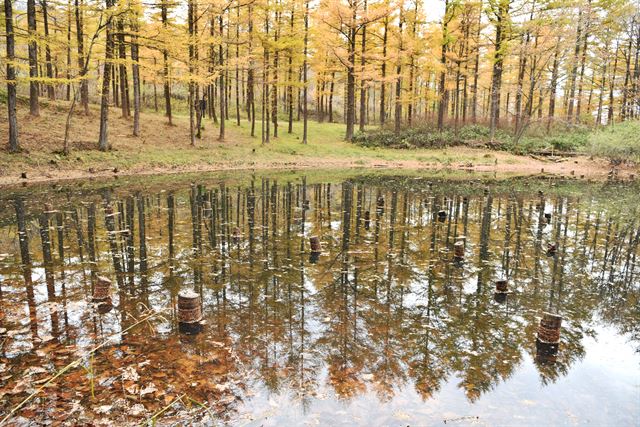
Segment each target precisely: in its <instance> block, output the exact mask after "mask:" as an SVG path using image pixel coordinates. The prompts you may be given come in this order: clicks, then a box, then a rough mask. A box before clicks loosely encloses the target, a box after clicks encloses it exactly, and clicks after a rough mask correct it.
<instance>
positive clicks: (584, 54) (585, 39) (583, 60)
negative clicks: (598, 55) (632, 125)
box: [576, 0, 591, 123]
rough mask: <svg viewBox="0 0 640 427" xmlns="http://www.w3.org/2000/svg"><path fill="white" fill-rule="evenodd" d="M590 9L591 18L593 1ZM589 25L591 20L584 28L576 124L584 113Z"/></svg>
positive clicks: (588, 11)
mask: <svg viewBox="0 0 640 427" xmlns="http://www.w3.org/2000/svg"><path fill="white" fill-rule="evenodd" d="M588 7H589V9H588V10H587V13H588V15H587V16H590V9H591V0H589V6H588ZM589 25H590V21H589V19H587V22H586V23H585V27H584V37H583V45H582V58H581V59H580V81H579V84H578V100H577V105H576V123H579V122H580V115H581V113H582V111H581V110H582V91H583V89H584V85H583V82H584V70H585V65H586V61H587V47H588V45H587V43H588V41H589Z"/></svg>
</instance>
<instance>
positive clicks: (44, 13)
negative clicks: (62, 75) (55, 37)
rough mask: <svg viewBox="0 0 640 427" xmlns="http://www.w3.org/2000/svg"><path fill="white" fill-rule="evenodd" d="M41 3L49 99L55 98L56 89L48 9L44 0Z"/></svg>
mask: <svg viewBox="0 0 640 427" xmlns="http://www.w3.org/2000/svg"><path fill="white" fill-rule="evenodd" d="M40 4H41V5H42V20H43V21H44V37H45V39H46V40H47V43H45V45H44V60H45V69H46V70H47V79H49V83H47V96H48V98H49V99H50V100H52V101H53V100H55V99H56V91H55V88H54V87H53V83H51V81H52V80H53V64H52V62H51V47H50V46H49V43H48V41H49V40H50V37H49V10H48V7H47V2H46V0H41V3H40Z"/></svg>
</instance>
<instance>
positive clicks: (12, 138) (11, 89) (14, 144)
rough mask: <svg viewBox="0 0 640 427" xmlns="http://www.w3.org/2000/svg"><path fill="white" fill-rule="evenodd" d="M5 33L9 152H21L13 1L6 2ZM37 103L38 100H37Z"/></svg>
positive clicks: (6, 0) (5, 0) (7, 0)
mask: <svg viewBox="0 0 640 427" xmlns="http://www.w3.org/2000/svg"><path fill="white" fill-rule="evenodd" d="M4 19H5V33H6V39H7V110H8V116H9V152H11V153H15V152H16V151H19V150H20V142H19V141H18V119H17V115H16V98H17V95H16V69H15V66H14V61H15V58H16V42H15V36H14V34H13V8H12V5H11V0H4ZM36 101H37V99H36Z"/></svg>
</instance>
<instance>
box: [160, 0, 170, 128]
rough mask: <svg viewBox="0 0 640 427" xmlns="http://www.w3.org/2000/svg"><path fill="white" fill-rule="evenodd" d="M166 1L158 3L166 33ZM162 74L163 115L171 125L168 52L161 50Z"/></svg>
mask: <svg viewBox="0 0 640 427" xmlns="http://www.w3.org/2000/svg"><path fill="white" fill-rule="evenodd" d="M167 1H168V0H162V1H161V3H160V16H161V20H162V28H163V29H164V30H165V31H166V29H167V26H168V17H167V15H168V6H167ZM162 60H163V64H162V74H163V79H164V114H165V116H166V117H167V119H168V120H169V124H170V125H171V124H173V122H172V118H173V117H172V114H171V82H170V81H169V52H168V51H167V49H166V48H165V49H163V50H162Z"/></svg>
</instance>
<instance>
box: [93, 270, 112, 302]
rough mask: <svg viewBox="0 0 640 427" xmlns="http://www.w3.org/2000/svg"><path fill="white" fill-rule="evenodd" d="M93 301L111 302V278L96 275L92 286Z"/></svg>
mask: <svg viewBox="0 0 640 427" xmlns="http://www.w3.org/2000/svg"><path fill="white" fill-rule="evenodd" d="M93 302H97V303H98V304H110V303H111V280H109V279H107V278H106V277H102V276H98V277H97V279H96V284H95V285H94V287H93Z"/></svg>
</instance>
